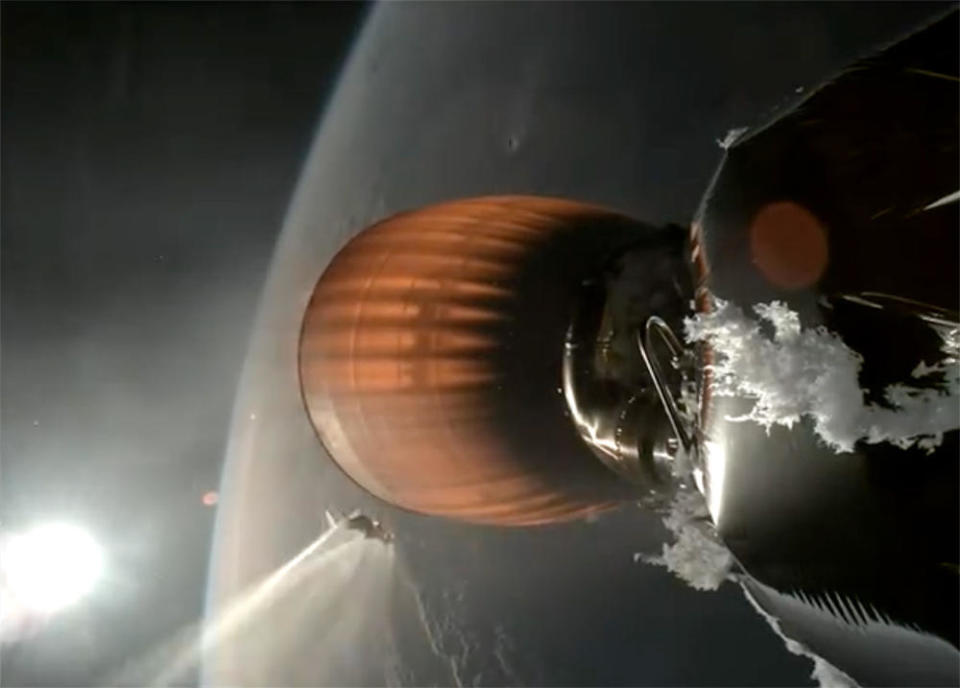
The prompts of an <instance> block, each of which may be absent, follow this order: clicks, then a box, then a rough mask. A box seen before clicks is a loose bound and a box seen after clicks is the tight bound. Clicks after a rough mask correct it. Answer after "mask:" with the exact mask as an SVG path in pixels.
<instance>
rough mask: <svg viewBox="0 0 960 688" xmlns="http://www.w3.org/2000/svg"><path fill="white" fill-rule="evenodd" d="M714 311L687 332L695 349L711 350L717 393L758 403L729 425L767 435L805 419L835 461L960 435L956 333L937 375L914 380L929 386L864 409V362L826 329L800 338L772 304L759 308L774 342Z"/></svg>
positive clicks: (792, 317) (736, 316) (904, 389)
mask: <svg viewBox="0 0 960 688" xmlns="http://www.w3.org/2000/svg"><path fill="white" fill-rule="evenodd" d="M713 304H714V308H713V310H712V311H711V312H709V313H698V314H697V315H695V316H694V317H691V318H687V319H686V321H685V322H684V325H685V330H686V337H687V340H688V341H689V342H698V341H702V342H707V343H709V344H710V345H711V346H712V347H713V349H714V351H715V352H716V353H717V354H718V356H717V361H716V363H715V364H714V365H713V372H714V374H715V376H714V383H713V390H712V391H713V393H714V394H716V395H719V396H734V395H737V396H744V397H746V398H750V399H753V400H754V407H753V409H752V410H751V411H750V412H749V413H748V414H746V415H744V416H740V417H737V418H728V419H727V420H730V421H754V422H756V423H759V424H760V425H762V426H764V427H765V428H767V429H768V430H769V428H770V427H771V426H772V425H783V426H786V427H788V428H789V427H792V426H793V424H794V423H796V422H797V421H799V420H800V419H801V418H802V417H808V418H810V419H812V420H813V422H814V430H815V431H816V433H817V435H818V436H819V437H820V438H821V439H822V440H823V441H824V442H825V443H826V444H827V445H828V446H830V447H831V448H832V449H834V451H836V452H838V453H842V452H850V451H852V450H853V446H854V444H855V443H856V442H857V441H861V440H862V441H865V442H868V443H870V444H876V443H880V442H889V443H892V444H894V445H896V446H899V447H902V448H908V447H911V446H914V445H916V446H918V447H920V448H922V449H926V450H927V451H932V450H933V449H934V448H936V447H937V446H939V444H940V442H941V441H942V439H943V433H944V432H947V431H950V430H954V429H956V428H958V427H960V365H958V360H957V348H958V341H957V332H956V330H953V331H952V332H948V333H945V334H942V336H943V339H944V343H943V351H944V353H945V354H946V357H945V358H944V359H943V360H942V361H940V362H939V363H937V364H935V365H932V366H928V365H926V364H924V363H923V362H920V363H919V364H918V366H917V367H916V369H915V370H914V371H913V377H914V378H915V379H916V380H918V381H920V380H921V379H923V382H924V384H925V385H927V386H924V387H912V386H907V385H903V384H897V385H890V386H888V387H887V388H886V389H885V390H884V397H885V399H886V401H887V403H888V404H889V405H890V408H887V407H883V406H877V405H873V404H867V403H865V401H864V392H863V390H862V389H861V388H860V385H859V382H858V374H859V372H860V367H861V365H862V362H863V359H862V358H861V356H860V355H859V354H858V353H857V352H855V351H853V350H852V349H850V348H849V347H848V346H847V345H846V344H844V342H843V340H842V339H840V337H839V336H837V335H836V334H835V333H832V332H830V331H828V330H827V329H826V328H823V327H818V328H808V329H803V328H802V327H801V325H800V318H799V316H798V315H797V313H796V312H794V311H792V310H790V309H789V308H788V307H787V306H786V305H785V304H784V303H782V302H779V301H773V302H771V303H769V304H757V305H755V306H754V307H753V311H754V313H756V315H757V316H758V317H759V318H760V320H761V321H766V322H768V323H769V324H770V325H772V326H773V330H774V332H773V336H772V337H769V336H767V335H766V334H765V333H764V332H762V331H761V329H760V323H759V322H758V321H757V320H756V319H754V318H752V317H749V316H747V315H746V314H745V313H744V312H743V310H741V309H740V308H739V307H737V306H735V305H733V304H731V303H729V302H727V301H724V300H722V299H718V298H714V299H713ZM935 375H936V376H942V382H939V383H937V380H936V377H935Z"/></svg>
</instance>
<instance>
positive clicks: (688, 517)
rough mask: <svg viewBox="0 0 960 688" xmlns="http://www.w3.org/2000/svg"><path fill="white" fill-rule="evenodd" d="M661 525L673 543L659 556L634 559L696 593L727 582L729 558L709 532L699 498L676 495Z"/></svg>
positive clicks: (696, 494)
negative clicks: (663, 569) (661, 568)
mask: <svg viewBox="0 0 960 688" xmlns="http://www.w3.org/2000/svg"><path fill="white" fill-rule="evenodd" d="M663 525H664V526H666V528H667V530H669V531H670V532H671V533H673V536H674V538H675V542H673V544H664V545H663V550H662V552H661V553H660V555H659V556H647V555H639V556H638V558H640V559H642V560H643V561H644V562H646V563H648V564H655V565H658V566H664V567H666V569H667V570H668V571H670V572H672V573H673V574H674V575H676V576H677V577H678V578H680V579H681V580H683V581H685V582H686V583H687V584H688V585H690V587H692V588H695V589H697V590H716V589H717V588H719V587H720V584H721V583H723V581H725V580H727V578H728V577H729V575H730V570H731V568H732V567H733V555H732V554H730V550H728V549H727V548H726V546H725V545H724V544H723V543H722V542H721V541H720V538H719V536H718V535H717V534H716V531H715V530H714V529H713V525H712V523H711V521H710V512H709V511H708V509H707V504H706V502H705V501H704V499H703V495H701V494H700V493H699V492H697V491H695V490H694V491H686V492H680V493H678V494H677V496H676V498H675V499H674V501H673V503H672V504H671V507H670V512H669V513H668V514H667V516H666V517H665V518H664V519H663Z"/></svg>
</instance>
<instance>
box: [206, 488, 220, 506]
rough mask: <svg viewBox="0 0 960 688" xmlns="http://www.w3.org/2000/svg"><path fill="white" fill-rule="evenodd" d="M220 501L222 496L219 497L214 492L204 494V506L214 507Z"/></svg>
mask: <svg viewBox="0 0 960 688" xmlns="http://www.w3.org/2000/svg"><path fill="white" fill-rule="evenodd" d="M219 501H220V495H218V494H217V493H216V492H214V491H213V490H210V491H209V492H204V493H203V504H204V506H213V505H214V504H216V503H217V502H219Z"/></svg>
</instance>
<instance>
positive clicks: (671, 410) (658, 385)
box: [637, 315, 693, 451]
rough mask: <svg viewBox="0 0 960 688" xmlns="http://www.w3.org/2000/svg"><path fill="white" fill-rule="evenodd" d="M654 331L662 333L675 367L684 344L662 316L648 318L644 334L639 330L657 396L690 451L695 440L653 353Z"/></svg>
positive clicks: (645, 361)
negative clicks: (684, 421)
mask: <svg viewBox="0 0 960 688" xmlns="http://www.w3.org/2000/svg"><path fill="white" fill-rule="evenodd" d="M654 333H657V334H658V335H660V338H661V340H662V341H663V342H664V343H665V344H666V345H667V347H668V348H669V349H670V355H671V356H672V357H673V359H672V361H671V362H672V363H673V365H674V367H676V366H677V365H678V364H679V361H680V358H681V356H682V355H683V345H682V344H680V340H678V339H677V336H676V335H675V334H674V333H673V330H671V329H670V326H669V325H667V323H665V322H664V321H663V319H662V318H659V317H657V316H655V315H653V316H650V318H648V319H647V322H646V325H645V326H644V331H643V334H642V336H641V333H640V332H637V346H638V347H639V348H640V355H641V356H643V362H644V364H645V365H646V366H647V372H649V373H650V378H651V379H652V380H653V386H654V388H655V389H656V390H657V396H659V397H660V403H661V404H663V410H664V411H665V412H666V414H667V419H668V420H669V421H670V425H671V427H672V428H673V433H674V435H676V438H677V441H678V442H679V443H680V446H682V447H683V449H684V451H690V448H691V446H692V445H693V442H692V440H691V438H690V436H689V435H688V434H687V431H686V429H685V428H684V423H683V419H682V418H681V417H680V411H679V409H678V408H677V402H676V400H675V399H674V398H673V394H672V393H671V392H670V390H669V388H668V387H667V385H666V383H665V382H664V379H663V373H662V372H661V370H660V363H659V362H658V361H657V359H656V358H655V357H654V355H653V346H652V337H653V334H654Z"/></svg>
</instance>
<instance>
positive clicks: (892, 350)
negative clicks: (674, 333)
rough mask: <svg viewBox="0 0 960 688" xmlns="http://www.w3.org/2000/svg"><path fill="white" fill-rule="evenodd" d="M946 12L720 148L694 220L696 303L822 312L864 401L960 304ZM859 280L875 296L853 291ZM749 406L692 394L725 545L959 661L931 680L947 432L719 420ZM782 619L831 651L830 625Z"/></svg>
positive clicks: (944, 616) (954, 498)
mask: <svg viewBox="0 0 960 688" xmlns="http://www.w3.org/2000/svg"><path fill="white" fill-rule="evenodd" d="M957 23H958V22H957V14H956V13H955V12H954V13H953V14H952V15H950V16H948V17H947V18H945V19H943V20H942V21H940V22H939V23H938V24H935V25H933V26H932V27H930V28H928V29H926V30H924V31H922V32H920V33H918V34H916V35H914V36H913V37H911V38H909V39H908V40H906V41H904V42H902V43H900V44H897V45H895V46H894V47H892V48H890V49H889V50H887V51H886V52H884V53H882V54H880V55H879V56H877V57H875V58H873V59H870V60H868V61H865V62H862V63H860V64H858V65H856V66H855V67H853V68H851V69H849V70H847V71H846V72H844V73H843V74H842V75H840V76H839V77H837V78H836V79H835V80H834V81H832V82H830V83H828V84H827V85H825V86H823V87H822V88H821V89H819V90H817V91H816V92H814V94H813V95H811V96H810V97H809V98H808V99H807V100H806V101H804V102H803V103H802V104H801V105H800V107H798V108H797V109H796V110H794V111H793V112H791V113H790V114H789V115H787V116H786V117H783V118H781V119H778V120H776V121H775V122H773V123H771V124H770V125H768V126H767V127H764V128H761V129H760V130H759V131H757V132H756V133H754V134H752V135H750V136H749V137H747V138H745V139H743V140H741V141H739V142H737V143H736V144H735V145H733V146H732V147H731V148H730V149H729V150H728V152H727V154H726V156H725V160H724V162H723V165H722V167H721V169H720V171H719V173H718V175H717V177H716V178H715V180H714V183H713V185H712V187H711V188H710V190H709V192H708V194H707V196H706V198H705V201H704V204H703V206H702V209H701V212H700V214H699V217H698V218H697V220H696V222H695V223H694V228H693V255H692V259H693V261H694V263H695V267H696V268H697V273H698V278H699V283H698V287H699V291H698V308H699V309H700V310H708V309H709V308H710V298H709V296H708V294H707V290H709V292H711V293H712V294H713V295H715V296H717V297H720V298H723V299H726V300H730V301H732V302H734V303H736V304H739V305H740V306H742V307H743V308H744V309H748V308H749V307H750V305H751V304H755V303H761V302H769V301H771V300H775V299H778V300H782V301H784V302H785V303H786V304H787V305H788V306H789V307H790V308H791V309H793V310H794V311H796V312H798V313H799V315H800V318H801V322H802V324H803V326H804V327H816V326H820V325H822V326H825V327H827V328H828V329H829V330H830V331H832V332H836V333H838V334H839V335H840V336H841V337H842V338H843V341H844V342H845V343H846V344H847V345H848V346H849V347H850V348H852V349H853V350H855V351H856V352H858V353H859V354H861V355H862V357H863V367H862V370H861V373H860V384H861V386H862V387H863V388H864V389H866V390H867V393H868V400H870V401H872V402H874V403H882V402H881V401H880V397H879V395H880V394H881V391H882V390H883V389H884V388H885V387H886V386H888V385H891V384H895V383H898V382H901V381H903V380H909V379H910V375H911V371H912V370H914V368H915V367H916V366H917V365H918V364H919V363H920V362H926V363H927V364H931V363H933V362H935V361H937V360H940V359H941V358H942V357H943V355H944V354H943V353H942V352H941V351H940V349H941V348H942V345H943V339H942V336H941V335H942V330H943V327H944V326H945V325H944V324H943V322H941V323H940V325H939V326H934V325H931V323H930V322H929V314H930V313H931V312H933V313H937V314H939V315H938V316H937V317H938V318H940V320H942V321H944V322H948V321H949V318H947V319H946V320H944V318H943V315H942V314H943V313H948V312H950V311H953V312H955V311H956V310H957V301H958V288H957V287H958V283H960V275H958V260H957V256H958V254H960V244H958V232H957V227H958V225H960V217H958V204H957V203H956V202H952V203H940V204H938V203H937V199H942V198H944V197H947V198H948V197H949V196H950V194H951V193H952V192H955V191H956V190H957V189H958V188H960V179H958V168H957V159H958V133H957V123H958V102H960V99H958V95H960V93H958V79H957V64H958V54H957V40H956V36H957ZM864 292H869V293H873V294H880V295H881V296H879V297H873V301H870V299H869V298H864V297H862V296H861V297H857V296H856V295H857V294H863V293H864ZM883 295H891V296H883ZM918 302H919V303H920V304H927V305H920V306H917V303H918ZM895 303H899V304H901V306H902V305H903V304H905V303H906V304H914V305H913V306H912V307H910V308H903V307H899V308H896V307H893V304H895ZM925 316H926V317H925ZM938 327H939V330H938ZM946 327H948V329H949V324H948V325H946ZM711 362H712V352H711V351H709V350H705V351H703V359H702V363H703V364H704V365H705V366H709V364H710V363H711ZM705 375H706V377H705V379H704V381H703V384H704V386H705V388H706V389H708V390H709V382H710V381H709V370H707V371H706V373H705ZM750 406H751V402H750V401H749V400H747V399H744V398H736V397H717V396H715V395H714V396H710V395H707V397H706V398H705V400H704V406H703V408H702V409H701V413H702V415H703V418H702V421H703V424H704V432H705V435H706V439H707V440H709V441H710V442H712V443H713V445H714V446H715V447H718V448H719V451H720V452H722V453H723V454H724V455H725V457H726V461H725V471H724V475H723V484H724V487H723V491H722V495H720V496H719V497H718V499H720V500H722V508H721V509H720V513H719V518H718V527H719V531H720V533H721V535H722V536H723V538H724V540H725V542H726V543H727V544H728V545H729V546H730V548H731V549H732V551H733V552H734V554H735V555H736V556H737V558H738V559H739V560H740V562H741V563H742V564H743V566H744V567H745V568H746V569H747V571H748V572H749V573H750V574H751V575H752V576H754V577H755V578H756V579H757V580H758V581H760V582H762V583H763V584H766V585H767V586H770V587H772V588H776V589H778V590H780V591H781V592H784V593H789V594H791V595H794V596H796V599H798V600H802V599H806V598H805V597H804V596H807V597H809V596H821V597H822V596H826V597H831V596H832V597H836V598H837V599H846V600H859V601H861V602H862V603H863V604H865V605H869V606H870V608H872V609H875V610H876V613H877V614H878V615H879V617H880V618H883V619H886V620H888V621H889V622H890V624H892V625H893V626H898V627H903V628H908V629H913V630H914V631H917V632H918V633H919V635H920V636H923V635H924V634H927V635H929V637H931V638H939V639H940V640H936V642H938V643H940V644H941V645H938V647H941V649H942V648H943V647H949V646H950V645H952V646H953V650H952V652H953V657H954V659H953V661H952V662H950V661H946V662H944V661H940V662H938V663H936V666H934V665H931V666H930V670H929V672H928V673H927V674H926V678H925V679H924V680H925V681H927V682H928V683H929V682H932V683H934V684H936V683H940V684H947V683H955V682H956V681H957V680H958V679H957V676H958V674H957V666H958V663H960V655H957V654H956V645H957V642H958V628H957V609H958V606H960V599H958V589H960V586H958V578H957V573H956V570H955V569H951V563H952V564H954V565H955V563H956V562H957V561H958V542H960V532H958V514H957V504H958V485H960V474H958V465H960V461H958V452H960V446H958V432H957V431H951V432H948V433H947V434H946V436H945V437H944V439H943V443H942V444H941V446H940V447H939V448H938V449H937V450H936V451H935V452H934V453H932V454H931V455H927V454H926V453H925V452H924V451H922V450H921V449H918V448H911V449H901V448H898V447H896V446H893V445H891V444H865V443H858V444H857V445H856V447H855V451H854V452H853V453H846V454H840V455H838V454H837V453H836V452H834V451H833V450H832V449H830V448H828V447H827V446H826V445H825V444H824V442H823V441H821V440H819V439H818V438H817V437H816V436H815V434H814V433H813V431H812V425H811V424H810V423H808V422H805V421H804V422H801V423H800V424H799V426H797V427H795V428H794V429H793V430H789V431H788V430H787V429H785V428H782V427H773V428H771V429H770V430H769V431H765V430H764V428H763V427H761V426H759V425H756V424H753V423H743V422H740V423H735V422H730V420H728V419H729V418H731V417H736V416H739V415H741V414H742V413H743V412H744V411H745V410H748V409H749V408H750ZM810 599H812V598H810ZM799 604H801V606H802V605H803V603H802V602H801V603H799ZM781 606H782V605H781ZM806 606H807V607H810V605H809V604H808V605H806ZM814 606H815V605H814ZM825 608H829V607H825ZM838 609H842V607H840V608H838ZM783 613H787V612H783ZM871 613H872V612H871ZM831 614H834V612H831ZM834 615H835V616H836V618H837V619H843V618H844V614H843V613H841V612H839V611H837V612H836V613H835V614H834ZM798 618H799V617H798ZM794 630H795V631H796V633H797V634H798V635H797V637H796V639H797V640H799V641H801V642H804V643H806V644H807V645H809V646H810V647H811V648H812V649H813V650H814V651H816V652H818V653H820V654H822V655H823V656H825V657H828V658H830V657H833V660H832V661H836V662H837V663H838V664H839V665H840V666H844V665H843V661H842V657H841V658H840V659H837V657H836V656H835V655H836V648H835V647H833V645H832V643H833V641H832V640H830V638H829V637H827V635H824V634H818V631H816V630H815V629H814V627H813V626H809V625H804V624H802V623H799V624H798V625H796V626H795V629H794ZM860 637H861V640H860V641H859V642H860V646H859V647H860V650H858V651H860V652H863V653H866V655H867V656H869V655H870V652H871V650H869V649H868V648H870V647H871V646H870V640H869V639H868V637H867V635H862V634H861V636H860ZM944 641H946V643H944ZM851 642H852V641H851ZM931 642H934V641H933V640H932V641H931ZM854 644H856V643H854ZM878 647H880V646H876V647H874V651H876V650H877V648H878ZM902 648H903V650H902V652H903V653H905V654H901V655H900V660H901V661H900V665H899V666H900V667H901V671H900V672H899V673H898V670H897V666H896V663H887V662H879V661H878V662H875V663H873V664H871V662H869V661H859V660H858V661H856V662H854V663H853V664H852V665H851V666H852V667H853V668H852V669H851V671H854V674H853V677H854V678H855V679H857V680H859V681H863V682H865V683H867V684H873V683H879V684H883V683H887V684H891V682H892V684H898V683H899V684H901V685H907V684H908V682H909V681H912V680H913V678H915V675H914V674H911V673H910V671H913V670H914V669H915V667H914V669H910V670H909V671H908V669H907V667H908V665H910V663H911V661H912V660H911V656H910V652H909V651H908V650H909V644H907V645H903V646H902ZM840 654H841V655H842V654H843V653H840ZM918 661H919V660H918ZM944 667H947V668H949V669H950V670H949V671H946V673H943V671H945V669H944ZM936 672H941V673H936ZM920 673H921V674H923V672H922V671H921V672H920ZM911 677H912V678H911Z"/></svg>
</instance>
